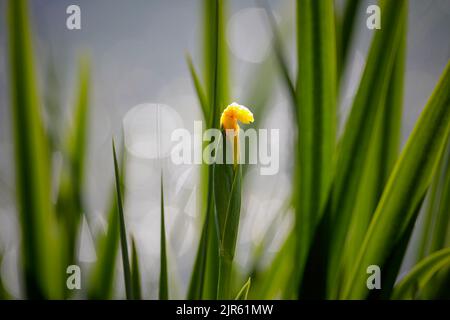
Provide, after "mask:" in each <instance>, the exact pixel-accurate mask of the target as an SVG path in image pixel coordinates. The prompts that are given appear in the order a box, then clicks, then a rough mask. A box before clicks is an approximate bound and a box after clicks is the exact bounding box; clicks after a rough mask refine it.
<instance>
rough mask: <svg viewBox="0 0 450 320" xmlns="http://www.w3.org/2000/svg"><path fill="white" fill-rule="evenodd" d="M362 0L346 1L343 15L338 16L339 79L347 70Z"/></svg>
mask: <svg viewBox="0 0 450 320" xmlns="http://www.w3.org/2000/svg"><path fill="white" fill-rule="evenodd" d="M361 2H362V1H361V0H347V1H346V2H345V8H344V14H343V16H342V17H341V18H339V17H337V18H336V38H337V46H336V47H337V57H338V59H337V61H338V75H339V79H340V78H341V77H342V74H343V72H344V70H345V66H346V62H347V59H348V52H349V50H350V47H351V44H352V41H351V40H352V37H353V35H354V33H355V22H356V16H357V13H358V9H359V7H360V4H361ZM339 79H338V80H339Z"/></svg>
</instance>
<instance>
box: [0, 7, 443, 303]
mask: <svg viewBox="0 0 450 320" xmlns="http://www.w3.org/2000/svg"><path fill="white" fill-rule="evenodd" d="M269 3H270V6H271V8H272V10H273V11H274V13H275V17H276V19H277V22H278V24H279V25H280V27H281V29H282V30H283V31H284V34H283V40H284V41H285V46H286V48H287V53H288V55H291V56H292V55H293V54H294V51H295V39H294V36H293V34H294V33H293V25H292V24H291V21H292V19H293V18H294V14H295V10H294V6H295V1H291V0H271V1H270V2H269ZM374 3H376V2H375V1H366V4H364V5H362V6H361V10H360V13H359V15H358V16H359V19H358V20H357V22H356V24H357V29H358V32H357V34H356V35H355V36H356V39H357V40H356V41H355V44H354V46H353V47H352V49H351V51H350V54H349V59H350V60H351V62H350V63H349V70H348V72H347V74H346V75H345V79H344V86H343V88H342V90H341V106H340V119H341V122H342V119H345V116H346V114H347V112H346V111H347V110H348V107H349V106H350V104H351V102H352V98H353V94H354V92H355V90H356V89H357V84H358V82H359V76H360V73H361V71H362V70H363V67H364V64H365V56H366V53H367V51H368V47H369V44H370V41H371V36H372V31H370V30H368V29H367V28H366V17H367V15H366V14H365V9H366V8H367V6H368V5H369V4H374ZM71 4H76V5H78V6H80V8H81V30H68V29H67V28H66V19H67V16H68V15H67V14H66V8H67V7H68V6H69V5H71ZM229 4H230V5H229V7H228V14H227V15H226V16H227V21H226V37H227V39H226V40H227V44H228V48H226V50H229V53H230V59H229V63H230V67H231V70H232V72H231V74H230V86H231V88H232V92H231V97H232V101H237V102H242V103H244V102H245V104H247V106H248V107H249V108H250V109H251V108H252V101H247V100H246V97H247V96H248V92H249V90H251V88H252V85H253V84H254V83H255V82H261V81H269V80H270V81H272V80H273V79H269V78H258V77H256V73H257V71H258V70H259V69H261V68H263V67H264V65H265V64H267V63H268V60H267V59H269V57H270V54H271V48H272V37H271V32H270V29H269V27H268V25H267V17H266V14H265V12H264V10H263V9H262V8H260V7H258V1H254V0H248V1H247V0H239V1H238V0H233V1H230V3H229ZM337 5H338V7H341V1H337ZM200 6H201V1H199V0H166V1H156V0H155V1H146V0H133V1H120V0H89V1H88V0H84V1H83V0H78V1H66V0H58V1H57V0H53V1H52V0H33V1H30V9H31V18H32V30H33V35H34V50H35V53H36V59H37V61H36V65H37V67H38V79H39V82H40V83H41V84H42V83H45V81H47V80H48V77H49V75H51V74H52V72H53V71H55V70H56V73H55V75H56V77H55V79H56V80H55V81H56V84H57V88H59V89H58V90H56V91H55V92H45V91H44V90H41V96H42V97H44V96H46V97H50V98H52V99H55V100H56V101H58V102H59V103H60V106H61V108H60V110H59V112H56V114H57V115H56V116H55V117H49V118H48V119H47V122H49V121H58V123H60V126H61V127H62V128H64V127H66V126H68V125H69V124H70V122H71V119H72V115H71V110H72V109H73V108H72V105H73V100H74V94H75V93H74V92H73V88H74V87H75V86H74V81H75V80H76V75H75V70H76V67H77V60H78V57H79V55H80V54H82V53H84V52H88V53H89V54H90V56H91V66H92V78H93V82H92V96H91V101H90V102H91V103H90V109H89V112H90V116H91V117H90V125H89V139H88V143H89V155H88V160H87V173H88V174H87V179H86V186H85V190H86V192H85V201H86V205H87V206H86V207H87V212H86V216H87V217H88V218H87V219H88V220H89V221H84V223H83V227H82V228H81V229H82V231H81V235H80V237H81V244H80V249H79V259H80V261H81V262H82V263H83V266H86V267H87V268H88V267H89V265H90V264H92V263H93V262H94V261H95V259H96V254H95V249H94V238H95V234H96V233H97V232H99V230H102V228H104V227H105V223H106V222H105V217H106V211H107V209H108V203H109V202H108V199H109V196H110V193H111V192H110V191H111V185H112V181H113V180H112V179H113V163H112V158H111V137H112V136H114V137H116V138H117V139H118V140H120V139H121V137H122V131H123V133H124V138H125V139H124V142H125V147H126V151H127V159H128V164H127V169H126V170H127V184H126V188H125V192H126V203H125V214H126V219H127V226H128V229H129V231H130V233H131V234H133V235H134V237H135V239H136V242H137V246H138V252H139V257H140V259H141V261H140V265H141V270H142V277H143V279H142V280H143V284H144V285H143V286H142V287H143V293H144V296H146V297H156V294H157V283H158V276H159V228H160V222H159V214H160V213H159V191H158V190H159V166H160V164H161V163H163V165H164V168H165V189H166V217H167V218H166V220H167V222H166V223H167V233H168V241H169V248H170V249H169V261H170V263H169V267H170V268H171V269H170V274H171V281H174V282H175V281H176V282H177V283H180V284H181V286H180V287H179V288H178V292H177V291H175V292H174V293H173V295H174V297H177V296H178V297H182V294H183V293H184V292H185V288H186V285H187V283H188V278H189V274H190V270H191V267H192V263H193V260H194V257H195V251H196V245H197V241H198V234H199V233H198V229H199V226H200V212H199V210H200V208H201V207H200V204H199V189H198V182H199V168H200V167H199V166H195V165H192V166H188V165H180V166H176V165H174V164H173V163H171V161H170V158H169V155H168V151H169V150H170V133H171V131H172V130H173V129H175V128H179V127H184V128H186V129H188V130H190V131H193V127H194V126H193V124H194V120H202V115H201V112H200V108H199V104H198V101H197V98H196V95H195V90H194V88H193V85H192V81H191V79H190V75H189V70H188V67H187V63H186V59H185V55H186V53H187V52H189V53H191V54H192V56H193V58H194V62H195V63H196V65H197V67H198V68H200V67H201V63H200V61H201V58H202V57H201V52H202V51H201V45H200V44H201V38H202V35H203V33H202V32H203V31H202V29H201V28H202V24H201V22H202V21H201V20H202V17H201V8H200ZM5 10H6V1H5V0H0V250H1V251H2V252H3V261H2V263H1V265H0V272H1V273H2V275H3V277H2V278H3V280H4V282H5V286H6V287H7V288H8V290H9V291H10V292H11V293H12V294H14V295H16V296H20V295H21V290H22V288H21V283H20V281H19V273H18V252H19V249H18V246H19V235H18V222H17V216H16V208H15V186H14V159H13V139H12V128H11V125H10V122H11V120H10V119H11V115H10V108H9V87H8V83H9V76H8V65H9V63H8V50H7V49H8V48H7V40H8V39H7V36H8V35H7V32H6V30H7V28H6V12H5ZM449 30H450V1H449V0H411V1H410V5H409V27H408V50H407V54H408V56H407V65H406V83H405V85H406V87H405V99H404V113H403V127H402V143H404V142H405V141H406V138H407V137H408V135H409V134H410V132H411V130H412V128H413V125H414V123H415V121H416V120H417V118H418V116H419V114H420V112H421V110H422V108H423V106H424V105H425V103H426V101H427V99H428V97H429V95H430V94H431V92H432V89H433V88H434V86H435V84H436V82H437V80H438V77H439V75H440V74H441V72H442V70H443V68H444V66H445V64H446V63H447V61H448V59H449V58H450V41H449ZM224 50H225V49H224ZM294 68H295V66H294V65H293V66H292V70H294ZM270 76H271V75H270V74H269V76H268V77H270ZM272 77H274V78H276V79H275V88H274V90H273V91H272V93H271V95H270V96H269V99H270V103H269V105H270V107H269V111H268V112H267V114H266V116H265V118H264V119H258V120H260V121H261V122H260V126H261V127H263V128H276V129H279V130H280V146H279V148H280V170H279V173H278V174H276V175H274V176H261V175H260V174H259V170H257V168H256V167H250V169H249V170H248V171H247V173H246V177H245V185H244V190H243V192H244V193H243V201H244V203H243V209H242V213H241V215H242V219H243V220H242V221H241V224H240V234H239V244H238V246H237V262H238V265H239V266H240V267H241V268H242V270H245V269H246V268H247V269H248V268H249V267H250V266H249V261H250V258H251V257H250V252H251V251H253V250H252V248H254V246H255V245H256V244H257V243H258V242H259V241H260V240H261V238H262V236H263V235H264V234H265V232H266V231H267V229H268V227H269V226H270V225H273V224H275V225H276V226H277V227H276V228H275V229H276V230H277V232H276V235H275V236H274V239H273V243H272V245H271V246H270V250H269V252H268V253H267V254H268V255H270V254H271V253H274V252H276V250H277V248H278V245H279V244H280V242H281V240H282V236H283V235H285V234H286V233H287V232H286V230H288V229H289V228H290V227H291V226H292V219H291V218H290V215H289V212H287V214H280V213H281V212H283V208H284V206H285V204H286V202H287V201H288V198H289V195H290V192H291V179H290V176H291V172H292V167H291V164H292V157H293V155H292V150H293V148H292V143H293V138H294V136H295V135H294V132H293V130H294V129H293V128H294V127H293V125H292V123H293V121H292V119H291V113H290V107H289V105H288V104H289V100H288V95H287V93H286V92H285V91H284V90H283V88H282V87H281V86H280V87H279V88H278V86H277V81H278V76H277V75H276V74H275V72H274V73H273V76H272ZM42 87H43V86H41V87H40V88H42ZM243 100H246V101H243ZM232 101H230V103H231V102H232ZM155 103H157V104H161V105H164V106H162V124H163V125H162V127H161V130H162V132H161V134H162V140H163V144H162V146H163V148H162V155H163V158H162V159H158V158H157V154H156V152H154V150H156V141H157V138H156V137H157V134H156V130H157V128H156V116H155V112H154V107H153V106H152V105H145V104H155ZM255 117H256V118H258V114H255ZM61 132H64V130H61ZM61 139H62V140H63V139H64V136H61ZM53 157H54V160H55V161H54V163H55V168H54V171H55V172H58V167H57V166H58V163H60V161H58V159H59V158H61V155H59V154H54V155H53ZM418 223H420V220H419V221H418ZM88 224H89V225H90V226H91V228H90V229H89V228H88V227H87V225H88ZM412 245H414V241H413V242H412ZM408 261H409V258H408V255H407V257H406V259H405V262H404V265H403V267H402V270H403V271H405V270H408V269H409V267H410V265H409V264H408ZM117 267H118V268H121V265H120V264H118V266H117ZM121 274H122V273H121V272H118V273H117V275H118V278H119V279H118V281H117V286H118V288H120V287H121V286H122V285H123V281H119V280H120V277H121Z"/></svg>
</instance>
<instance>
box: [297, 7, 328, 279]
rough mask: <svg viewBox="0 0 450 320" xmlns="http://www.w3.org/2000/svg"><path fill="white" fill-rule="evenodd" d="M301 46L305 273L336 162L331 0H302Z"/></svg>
mask: <svg viewBox="0 0 450 320" xmlns="http://www.w3.org/2000/svg"><path fill="white" fill-rule="evenodd" d="M297 46H298V48H297V61H298V77H297V86H296V92H297V110H298V113H297V115H298V119H297V120H298V138H297V139H298V141H297V154H296V157H297V167H296V176H295V179H296V180H295V184H296V185H295V186H294V192H295V195H296V196H295V200H294V202H295V207H296V228H297V231H296V233H297V235H298V239H297V245H298V249H297V257H298V258H297V260H298V266H299V268H298V272H299V273H300V274H301V273H302V272H303V267H304V264H305V259H306V257H307V254H308V250H309V247H310V245H311V241H312V238H313V233H314V230H315V228H316V226H317V223H318V222H319V220H320V217H321V212H323V209H324V206H325V201H326V199H327V197H328V192H329V189H330V186H331V178H332V172H333V165H334V164H333V153H334V149H335V136H336V100H337V99H336V97H337V93H336V91H337V66H336V39H335V23H334V4H333V2H332V1H313V0H300V1H298V2H297ZM293 282H294V283H295V281H293Z"/></svg>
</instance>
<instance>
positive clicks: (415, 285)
mask: <svg viewBox="0 0 450 320" xmlns="http://www.w3.org/2000/svg"><path fill="white" fill-rule="evenodd" d="M448 266H450V248H445V249H441V250H439V251H436V252H434V253H433V254H431V255H430V256H428V257H426V258H425V259H423V260H422V261H420V262H419V263H418V264H417V265H416V266H415V267H414V268H413V269H412V270H411V271H410V272H409V274H408V275H407V276H406V277H404V278H403V280H402V281H400V282H399V284H398V285H396V286H395V288H394V292H393V293H392V299H415V298H416V295H417V294H419V293H420V291H421V290H422V289H423V288H424V287H425V285H426V284H427V283H428V281H429V280H430V279H431V278H432V277H433V275H435V274H436V273H437V272H438V271H439V270H442V269H443V268H445V267H448Z"/></svg>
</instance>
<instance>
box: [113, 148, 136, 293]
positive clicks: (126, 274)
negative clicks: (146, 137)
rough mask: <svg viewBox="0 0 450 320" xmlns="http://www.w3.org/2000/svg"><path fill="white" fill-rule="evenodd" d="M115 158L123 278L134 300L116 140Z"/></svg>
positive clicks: (127, 290) (127, 291) (126, 291)
mask: <svg viewBox="0 0 450 320" xmlns="http://www.w3.org/2000/svg"><path fill="white" fill-rule="evenodd" d="M112 149H113V158H114V175H115V179H116V200H117V208H118V210H117V211H118V213H119V231H120V232H119V234H120V244H121V249H122V264H123V278H124V282H125V294H126V297H127V299H128V300H131V299H133V288H132V283H131V271H130V261H129V256H128V244H127V231H126V227H125V218H124V213H123V202H122V191H121V186H120V174H119V165H118V164H117V155H116V147H115V145H114V140H113V141H112Z"/></svg>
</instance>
